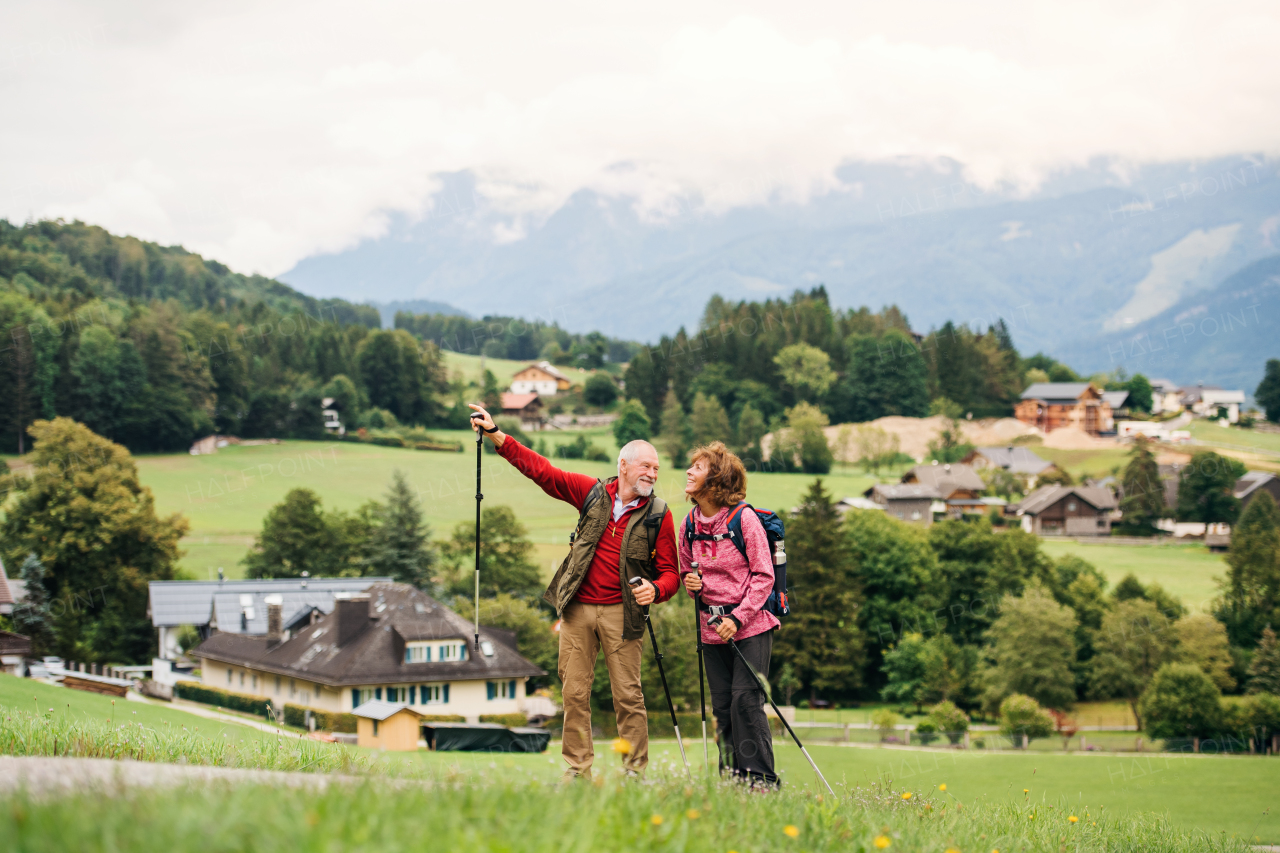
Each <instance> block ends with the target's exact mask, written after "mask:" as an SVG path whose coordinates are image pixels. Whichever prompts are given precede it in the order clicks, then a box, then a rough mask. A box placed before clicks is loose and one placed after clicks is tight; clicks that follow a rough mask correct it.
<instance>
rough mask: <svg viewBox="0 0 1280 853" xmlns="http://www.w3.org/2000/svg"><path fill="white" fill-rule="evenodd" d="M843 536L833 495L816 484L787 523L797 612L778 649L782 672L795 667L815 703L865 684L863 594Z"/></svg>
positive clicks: (784, 629) (790, 580) (786, 626)
mask: <svg viewBox="0 0 1280 853" xmlns="http://www.w3.org/2000/svg"><path fill="white" fill-rule="evenodd" d="M844 537H845V534H844V531H843V530H842V528H841V524H840V515H839V514H838V513H837V512H836V509H835V505H834V504H833V503H832V500H831V495H830V493H828V492H827V490H826V489H825V488H823V485H822V481H821V480H815V481H814V483H813V485H812V486H810V487H809V490H808V492H806V493H805V495H804V498H803V500H802V501H801V504H800V507H799V509H798V510H797V512H796V513H795V514H794V515H792V516H791V517H790V518H789V519H788V520H787V551H788V557H789V561H790V564H791V568H790V571H789V572H788V575H787V580H788V583H789V585H790V587H791V598H792V601H793V602H794V605H795V610H794V611H793V612H792V615H791V616H790V617H788V619H787V621H786V623H785V624H784V625H783V626H782V629H781V631H779V632H778V634H777V639H776V640H775V645H774V658H775V659H776V661H777V662H778V665H779V669H781V668H783V667H785V666H786V665H787V664H791V666H792V671H793V673H794V674H795V676H796V677H797V678H799V679H800V680H801V681H802V682H804V683H805V684H807V685H808V687H809V690H810V692H811V694H812V695H813V696H814V697H815V698H816V697H817V696H818V695H819V694H826V695H830V696H851V695H852V694H853V693H854V691H856V690H857V689H858V687H859V686H860V685H861V683H862V678H861V676H862V661H863V654H864V653H863V645H864V640H863V634H862V631H861V630H860V629H859V626H858V614H859V595H860V590H859V589H858V582H857V575H856V571H855V568H856V567H855V565H854V562H853V559H852V557H853V554H852V552H851V550H850V549H849V548H848V547H846V546H845V544H844Z"/></svg>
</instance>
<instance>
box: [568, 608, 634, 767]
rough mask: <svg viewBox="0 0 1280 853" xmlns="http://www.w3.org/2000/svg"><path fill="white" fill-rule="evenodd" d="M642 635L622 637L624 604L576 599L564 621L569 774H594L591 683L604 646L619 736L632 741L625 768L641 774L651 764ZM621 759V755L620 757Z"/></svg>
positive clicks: (629, 741)
mask: <svg viewBox="0 0 1280 853" xmlns="http://www.w3.org/2000/svg"><path fill="white" fill-rule="evenodd" d="M642 640H643V637H637V638H636V639H634V640H624V639H622V605H621V604H581V603H579V602H577V601H575V602H572V603H571V604H570V605H569V606H568V607H567V608H565V611H564V618H563V619H562V620H561V621H560V665H559V670H560V681H561V683H562V684H563V685H564V742H563V746H562V750H561V752H562V754H563V755H564V760H565V762H566V763H567V764H568V765H569V768H568V770H566V771H565V773H566V775H573V776H587V777H589V776H590V775H591V763H592V761H593V760H594V758H595V749H594V747H593V746H592V743H591V683H592V681H594V680H595V672H596V658H597V657H598V656H599V654H600V650H601V649H602V648H603V649H604V663H605V666H606V667H607V668H608V670H609V683H610V685H611V686H612V688H613V707H614V710H615V711H616V712H617V715H618V736H619V737H621V738H623V739H624V740H626V741H627V742H628V743H629V744H630V745H631V751H630V754H628V755H627V756H626V758H625V767H626V768H627V769H628V770H634V771H636V772H637V773H638V772H641V771H643V770H644V769H645V767H646V766H647V765H648V764H649V722H648V717H647V716H646V715H645V709H644V694H643V693H642V692H641V691H640V653H641V650H642V644H641V641H642ZM619 757H620V758H621V757H622V756H619Z"/></svg>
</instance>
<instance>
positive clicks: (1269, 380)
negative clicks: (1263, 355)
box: [1253, 358, 1280, 424]
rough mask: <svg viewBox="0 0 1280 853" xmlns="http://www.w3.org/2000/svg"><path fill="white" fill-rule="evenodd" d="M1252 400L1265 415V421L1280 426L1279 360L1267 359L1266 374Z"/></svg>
mask: <svg viewBox="0 0 1280 853" xmlns="http://www.w3.org/2000/svg"><path fill="white" fill-rule="evenodd" d="M1253 398H1254V399H1255V400H1257V401H1258V405H1259V406H1261V407H1262V408H1263V410H1264V411H1265V412H1266V413H1267V420H1269V421H1271V422H1272V423H1273V424H1280V358H1269V359H1267V369H1266V373H1265V374H1264V375H1263V377H1262V381H1261V382H1259V383H1258V390H1256V391H1254V392H1253Z"/></svg>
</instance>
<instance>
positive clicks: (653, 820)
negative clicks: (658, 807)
mask: <svg viewBox="0 0 1280 853" xmlns="http://www.w3.org/2000/svg"><path fill="white" fill-rule="evenodd" d="M649 823H651V824H653V825H654V826H662V815H660V814H656V815H654V816H653V817H651V818H649Z"/></svg>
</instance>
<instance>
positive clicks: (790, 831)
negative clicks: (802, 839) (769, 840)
mask: <svg viewBox="0 0 1280 853" xmlns="http://www.w3.org/2000/svg"><path fill="white" fill-rule="evenodd" d="M782 834H783V835H785V836H787V838H796V837H798V836H799V835H800V829H799V828H798V827H796V826H795V825H794V824H790V823H789V824H787V825H786V826H784V827H782Z"/></svg>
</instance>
